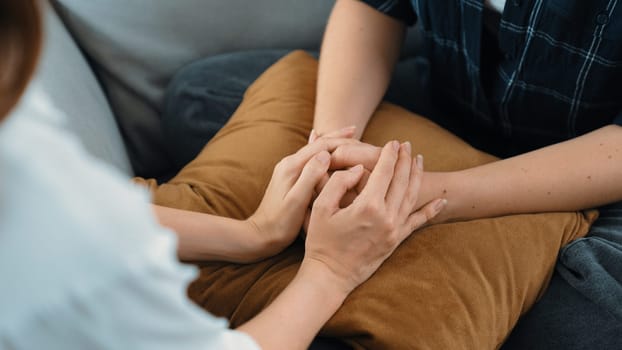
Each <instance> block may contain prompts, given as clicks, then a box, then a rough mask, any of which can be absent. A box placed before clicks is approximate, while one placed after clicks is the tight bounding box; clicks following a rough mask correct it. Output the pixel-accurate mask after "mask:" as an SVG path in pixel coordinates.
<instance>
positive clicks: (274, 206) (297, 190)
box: [245, 131, 358, 258]
mask: <svg viewBox="0 0 622 350" xmlns="http://www.w3.org/2000/svg"><path fill="white" fill-rule="evenodd" d="M348 133H350V134H351V132H350V131H348V132H345V133H344V132H342V133H340V134H335V136H343V135H346V136H347V135H348ZM355 142H358V141H356V140H352V139H347V138H343V137H341V138H337V137H322V138H321V139H318V140H316V141H315V142H313V143H311V144H309V145H307V146H305V147H303V148H301V149H300V150H299V151H298V152H296V153H295V154H293V155H290V156H287V157H285V158H284V159H283V160H281V161H280V162H279V163H278V164H277V165H276V167H275V169H274V173H273V175H272V179H271V180H270V184H269V185H268V188H267V190H266V193H265V195H264V197H263V200H262V201H261V204H260V205H259V207H258V209H257V211H256V212H255V213H254V214H253V215H252V216H251V217H250V218H248V219H247V220H246V221H245V224H246V225H248V226H249V227H250V229H251V230H252V231H253V232H255V233H256V236H257V240H258V248H257V249H258V255H259V257H260V258H265V257H268V256H272V255H274V254H277V253H279V252H280V251H282V250H283V249H285V248H286V247H287V246H289V245H290V244H291V243H292V242H293V241H294V239H295V238H296V237H297V235H298V233H299V232H300V228H301V226H302V223H303V221H304V217H305V213H306V212H307V210H308V208H309V204H310V202H311V198H312V196H313V194H314V189H315V187H316V186H317V184H318V183H319V182H320V180H321V179H322V178H323V177H324V176H325V175H326V174H327V170H328V168H329V165H330V158H331V156H330V153H329V152H332V151H334V150H335V149H337V147H339V146H343V145H345V144H348V143H355Z"/></svg>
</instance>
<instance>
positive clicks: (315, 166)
mask: <svg viewBox="0 0 622 350" xmlns="http://www.w3.org/2000/svg"><path fill="white" fill-rule="evenodd" d="M329 163H330V154H329V153H328V152H326V151H321V152H320V153H318V154H317V155H316V156H315V157H313V158H311V159H310V160H309V161H308V162H307V164H305V166H304V168H303V169H302V172H301V173H300V176H299V177H298V179H297V180H296V182H295V183H294V185H293V186H292V188H291V189H290V190H289V191H288V193H287V195H286V196H285V199H286V200H288V201H289V203H290V204H289V206H290V208H289V209H290V210H298V209H301V207H308V206H309V202H310V201H311V197H312V196H313V191H314V190H315V186H316V185H317V184H318V183H319V182H320V180H321V179H322V177H323V176H324V175H325V174H326V171H327V170H328V165H329Z"/></svg>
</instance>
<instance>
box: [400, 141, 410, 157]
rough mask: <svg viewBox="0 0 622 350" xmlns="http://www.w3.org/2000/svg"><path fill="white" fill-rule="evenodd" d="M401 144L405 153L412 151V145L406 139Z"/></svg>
mask: <svg viewBox="0 0 622 350" xmlns="http://www.w3.org/2000/svg"><path fill="white" fill-rule="evenodd" d="M402 146H403V147H404V150H405V151H406V153H408V155H410V152H412V145H411V144H410V142H408V141H406V142H404V143H402Z"/></svg>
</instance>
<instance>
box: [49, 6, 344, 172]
mask: <svg viewBox="0 0 622 350" xmlns="http://www.w3.org/2000/svg"><path fill="white" fill-rule="evenodd" d="M54 2H55V3H56V7H57V9H58V10H59V12H60V14H61V15H62V17H63V19H64V21H65V23H66V24H67V26H68V27H69V28H70V30H71V31H72V32H73V34H74V35H75V37H76V38H77V39H78V41H79V43H80V44H81V46H82V47H83V48H84V50H85V51H86V52H87V54H88V55H89V56H90V58H91V59H92V61H93V64H94V67H95V69H96V71H97V72H98V74H99V77H100V79H101V81H102V83H103V84H104V86H105V89H106V92H107V94H108V98H109V101H110V103H111V105H112V107H113V110H114V112H115V114H116V117H117V118H118V121H119V125H120V127H121V129H122V133H123V136H124V137H125V141H126V145H127V148H128V151H129V155H130V159H131V161H132V164H133V166H134V169H135V171H136V174H137V175H141V176H149V177H151V176H158V175H160V174H162V172H164V171H166V169H167V168H168V166H169V162H168V161H167V159H166V156H165V152H164V149H163V146H162V136H161V131H160V124H159V112H160V105H161V101H162V97H163V94H164V90H165V87H166V86H167V84H168V82H169V81H170V79H171V78H172V76H173V75H174V73H175V72H176V71H177V70H178V69H180V68H181V67H182V66H184V65H185V64H187V63H190V62H192V61H194V60H197V59H199V58H202V57H207V56H211V55H216V54H220V53H226V52H232V51H240V50H248V49H261V48H283V49H312V50H317V49H318V47H319V44H320V41H321V36H322V33H323V30H324V26H325V23H326V20H327V19H328V15H329V12H330V9H331V8H332V5H333V4H334V1H333V0H261V1H249V0H173V1H172V0H132V1H126V0H106V1H103V0H89V1H85V0H54Z"/></svg>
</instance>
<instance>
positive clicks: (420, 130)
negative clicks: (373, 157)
mask: <svg viewBox="0 0 622 350" xmlns="http://www.w3.org/2000/svg"><path fill="white" fill-rule="evenodd" d="M316 74H317V63H316V61H315V60H314V59H313V58H311V57H310V56H308V55H306V54H305V53H302V52H295V53H292V54H290V55H289V56H287V57H285V58H283V59H282V60H281V61H279V62H278V63H277V64H275V65H274V66H273V67H272V68H270V69H269V70H268V71H266V72H265V73H264V74H263V75H262V76H261V77H260V78H259V79H258V80H257V81H256V82H255V83H254V84H253V85H252V86H251V87H250V88H249V90H248V91H247V93H246V95H245V98H244V102H243V103H242V105H241V106H240V107H239V109H238V110H237V112H236V113H235V115H234V116H233V118H232V119H231V121H230V122H229V123H228V124H227V125H226V126H225V127H224V128H223V130H222V131H221V132H220V133H219V134H218V135H216V137H215V138H214V139H213V140H212V141H211V142H210V143H209V144H208V145H207V146H206V147H205V149H204V150H203V151H202V153H201V154H200V155H199V156H198V157H197V158H196V159H195V160H194V161H193V162H191V163H190V164H188V166H186V167H185V168H184V169H183V170H182V171H181V172H180V173H179V175H177V176H176V177H175V178H174V179H173V180H172V181H171V182H170V183H168V184H162V185H160V186H157V185H155V182H154V181H149V182H148V183H149V184H150V185H151V186H152V187H153V193H154V201H155V203H157V204H160V205H164V206H170V207H176V208H183V209H189V210H195V211H201V212H206V213H212V214H218V215H226V216H230V217H234V218H239V219H242V218H246V217H248V216H249V215H251V214H252V213H253V211H254V210H255V209H256V208H257V206H258V204H259V201H260V199H261V197H262V195H263V193H264V190H265V187H266V186H267V184H268V181H269V179H270V176H271V173H272V168H273V167H274V165H275V164H276V163H277V162H278V161H279V160H280V159H281V158H282V157H284V156H286V155H288V154H290V153H293V152H295V151H296V150H298V149H299V148H300V147H302V146H303V145H304V144H305V143H306V139H307V135H308V134H309V132H310V128H311V125H312V117H313V106H314V96H315V83H316V80H315V77H316ZM392 139H398V140H400V141H410V142H411V143H412V144H413V149H414V150H416V151H417V152H420V153H422V154H423V155H424V156H425V158H426V167H427V170H431V171H449V170H458V169H464V168H469V167H473V166H476V165H479V164H483V163H486V162H491V161H494V160H495V158H494V157H492V156H490V155H487V154H485V153H482V152H480V151H478V150H476V149H474V148H472V147H470V146H469V145H468V144H466V143H464V142H463V141H461V140H460V139H459V138H457V137H456V136H454V135H452V134H450V133H449V132H447V131H445V130H443V129H442V128H440V127H439V126H437V125H436V124H434V123H432V122H430V121H428V120H426V119H424V118H421V117H419V116H416V115H414V114H412V113H410V112H408V111H406V110H404V109H401V108H399V107H396V106H393V105H390V104H383V105H382V106H381V107H380V108H379V109H378V111H377V112H376V113H375V115H374V117H373V118H372V120H371V122H370V124H369V127H368V129H367V131H366V132H365V135H364V136H363V140H364V141H366V142H369V143H372V144H376V145H382V144H384V143H385V142H387V141H389V140H392ZM595 216H596V214H595V213H594V212H590V213H587V214H585V213H580V212H573V213H550V214H535V215H515V216H507V217H501V218H494V219H485V220H474V221H468V222H459V223H451V224H442V225H434V226H430V227H427V228H425V229H422V230H420V231H419V232H417V233H416V234H414V235H413V236H412V237H411V238H409V239H408V240H406V241H405V242H404V243H403V244H402V245H401V246H400V247H399V248H398V249H397V250H396V252H395V254H394V255H393V256H391V257H390V258H389V259H388V260H387V261H386V263H385V264H384V265H383V266H382V267H381V268H380V269H379V270H378V271H377V273H376V274H374V275H373V276H372V278H371V279H370V280H369V281H368V282H366V283H365V284H363V285H362V286H360V287H359V288H358V289H356V290H355V291H354V292H353V293H352V294H351V295H350V297H349V298H348V299H347V300H346V302H345V303H344V305H343V307H342V308H341V309H340V310H339V311H338V312H337V314H336V315H335V316H334V317H333V318H332V319H331V320H330V322H328V324H327V325H326V326H325V327H324V329H323V331H322V333H323V334H324V335H327V336H334V337H338V338H341V339H343V340H345V341H347V342H348V343H350V344H352V345H353V346H355V347H356V348H373V349H415V348H416V349H478V350H480V349H494V348H497V347H498V346H499V345H500V344H502V342H503V341H504V339H505V338H506V336H507V335H508V333H509V332H510V330H511V329H512V327H513V326H514V325H515V324H516V321H517V320H518V318H519V317H520V315H522V314H523V313H525V312H526V311H527V310H528V309H529V308H530V307H531V306H532V305H533V304H534V302H535V301H536V299H537V298H538V296H539V295H540V294H541V293H542V292H543V291H544V289H545V287H546V285H547V283H548V280H549V278H550V276H551V273H552V271H553V267H554V264H555V261H556V258H557V252H558V250H559V249H560V247H562V246H563V245H565V244H567V243H568V242H570V241H572V240H574V239H576V238H578V237H581V236H584V235H585V234H586V233H587V231H588V229H589V225H590V223H591V222H592V221H593V220H594V219H595ZM303 249H304V245H303V243H302V242H301V241H297V242H295V243H294V244H293V245H292V246H291V247H290V248H288V249H287V250H286V251H284V252H283V253H281V254H279V255H277V256H275V257H273V258H270V259H267V260H265V261H262V262H260V263H257V264H251V265H236V264H229V263H203V264H200V266H201V276H200V278H199V279H198V280H197V281H196V282H194V283H193V284H192V285H191V287H190V289H189V293H190V296H191V297H192V298H193V299H194V300H195V301H197V302H198V303H199V304H201V305H202V306H203V307H205V308H206V309H207V310H208V311H210V312H212V313H215V314H217V315H220V316H225V317H228V318H230V319H231V321H232V325H233V326H237V325H240V324H241V323H243V322H245V321H247V320H248V319H250V318H251V317H253V316H254V315H256V314H257V313H258V312H259V311H260V310H261V309H263V308H265V307H266V306H267V305H268V304H269V303H270V302H271V301H272V300H273V299H274V298H275V297H276V296H277V295H278V294H279V293H280V292H281V291H282V290H283V288H284V287H285V286H286V285H287V284H288V283H289V281H290V280H291V279H292V278H293V276H294V275H295V273H296V270H297V269H298V265H299V263H300V261H301V259H302V256H303V253H304V252H303ZM300 302H301V303H304V302H305V301H304V300H300ZM277 331H278V330H277ZM284 348H286V346H284Z"/></svg>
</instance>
